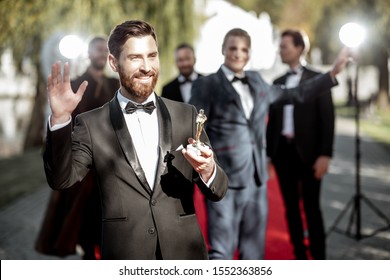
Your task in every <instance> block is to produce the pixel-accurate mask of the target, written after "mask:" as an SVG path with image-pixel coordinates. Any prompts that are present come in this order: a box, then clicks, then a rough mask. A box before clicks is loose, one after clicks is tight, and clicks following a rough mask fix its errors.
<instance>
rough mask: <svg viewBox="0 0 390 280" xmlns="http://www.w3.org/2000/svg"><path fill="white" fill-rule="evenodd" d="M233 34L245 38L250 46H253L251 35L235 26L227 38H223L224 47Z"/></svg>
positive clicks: (227, 34)
mask: <svg viewBox="0 0 390 280" xmlns="http://www.w3.org/2000/svg"><path fill="white" fill-rule="evenodd" d="M233 36H236V37H242V38H245V39H246V41H247V43H248V47H249V48H251V36H249V34H248V32H246V31H245V30H243V29H241V28H233V29H231V30H230V31H229V32H228V33H226V35H225V38H224V39H223V44H222V48H224V47H225V45H226V41H227V39H228V38H229V37H233Z"/></svg>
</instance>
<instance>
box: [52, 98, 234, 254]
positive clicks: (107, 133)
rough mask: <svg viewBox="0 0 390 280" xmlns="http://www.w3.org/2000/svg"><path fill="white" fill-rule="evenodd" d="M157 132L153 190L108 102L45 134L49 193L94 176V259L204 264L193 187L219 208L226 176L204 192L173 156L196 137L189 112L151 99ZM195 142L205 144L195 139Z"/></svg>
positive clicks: (219, 174) (192, 111) (182, 106)
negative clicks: (98, 244)
mask: <svg viewBox="0 0 390 280" xmlns="http://www.w3.org/2000/svg"><path fill="white" fill-rule="evenodd" d="M156 101H157V102H156V103H157V104H156V106H157V109H156V110H157V114H158V121H159V129H160V133H159V134H160V139H159V153H160V157H159V162H158V168H157V175H156V180H155V186H154V190H153V191H151V188H150V186H149V185H148V182H147V180H146V178H145V174H144V171H143V170H142V168H141V166H140V163H139V161H138V158H137V154H136V151H135V148H134V146H133V143H132V139H131V136H130V134H129V131H128V128H127V126H126V123H125V119H124V116H123V113H122V110H121V108H120V106H119V103H118V101H117V98H116V97H115V98H114V99H112V100H111V101H110V102H109V103H107V104H105V105H104V106H103V107H101V108H98V109H96V110H92V111H89V112H87V113H84V114H80V115H79V116H78V117H77V118H76V121H75V127H74V131H73V132H72V129H71V125H68V126H66V127H65V128H62V129H59V130H57V131H53V132H50V131H49V130H48V134H47V141H46V149H45V152H44V165H45V172H46V176H47V180H48V183H49V185H50V187H52V188H53V189H64V188H69V187H71V186H72V185H73V184H74V183H76V182H78V181H81V180H82V178H83V177H84V176H85V174H86V173H87V172H88V170H89V169H94V170H96V173H97V176H98V181H99V189H100V193H101V204H102V217H103V219H102V258H103V259H141V260H142V259H153V258H154V257H155V253H156V248H157V246H159V247H160V249H161V255H162V258H163V259H207V248H206V245H205V242H204V239H203V236H202V233H201V231H200V228H199V225H198V222H197V218H196V215H195V208H194V202H193V196H192V195H193V186H194V182H195V183H196V184H197V185H198V187H199V188H200V190H201V191H202V192H203V194H204V195H205V197H207V198H208V199H211V200H215V201H216V200H220V199H221V198H222V197H223V196H224V194H225V192H226V190H227V176H226V174H225V173H224V171H223V170H222V169H221V168H220V167H219V165H217V167H216V168H217V171H216V177H215V179H214V181H213V183H212V184H211V186H210V188H208V187H207V186H206V185H205V184H204V183H203V182H202V180H201V179H200V178H199V175H198V174H197V173H196V172H194V170H193V168H192V167H191V165H190V164H189V163H188V162H187V161H186V160H185V158H184V157H183V155H182V153H181V151H175V150H176V148H177V147H179V146H180V145H184V146H186V145H187V139H188V137H194V135H195V132H196V124H195V119H196V110H195V108H194V107H193V106H190V105H188V104H184V103H179V102H174V101H171V100H168V99H165V98H161V97H158V96H156ZM202 141H204V142H206V143H207V142H209V141H208V138H207V135H206V134H202Z"/></svg>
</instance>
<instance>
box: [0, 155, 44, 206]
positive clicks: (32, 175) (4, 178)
mask: <svg viewBox="0 0 390 280" xmlns="http://www.w3.org/2000/svg"><path fill="white" fill-rule="evenodd" d="M0 170H1V176H0V208H3V207H4V206H6V205H7V204H9V203H11V202H13V201H14V200H15V199H17V198H18V197H21V196H23V195H25V194H28V193H30V192H32V191H34V190H37V189H38V188H39V187H41V186H42V185H44V184H45V183H46V177H45V174H44V170H43V161H42V156H41V149H40V148H36V149H32V150H29V151H26V152H24V153H23V154H20V155H17V156H12V157H9V158H5V159H0Z"/></svg>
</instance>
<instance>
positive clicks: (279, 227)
mask: <svg viewBox="0 0 390 280" xmlns="http://www.w3.org/2000/svg"><path fill="white" fill-rule="evenodd" d="M194 197H195V207H196V214H197V217H198V220H199V224H200V227H201V229H202V232H203V235H204V237H205V240H206V242H208V240H207V213H206V208H205V202H204V199H203V195H202V193H201V192H200V191H199V189H198V188H195V194H194ZM268 208H269V214H268V226H267V236H266V250H265V259H267V260H292V259H294V256H293V251H292V246H291V244H290V242H289V236H288V233H287V224H286V220H285V217H284V206H283V201H282V197H281V194H280V190H279V185H278V181H277V179H270V180H269V181H268Z"/></svg>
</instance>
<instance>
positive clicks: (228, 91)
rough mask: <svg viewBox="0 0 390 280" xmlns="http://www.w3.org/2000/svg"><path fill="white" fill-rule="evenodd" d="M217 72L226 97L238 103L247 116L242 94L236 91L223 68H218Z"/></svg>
mask: <svg viewBox="0 0 390 280" xmlns="http://www.w3.org/2000/svg"><path fill="white" fill-rule="evenodd" d="M217 74H218V79H219V83H220V84H221V86H222V93H223V97H224V99H226V100H232V101H233V102H234V103H235V104H236V105H237V107H238V108H239V110H240V112H242V114H243V116H244V117H245V118H246V116H245V111H244V107H242V103H241V99H240V95H239V94H238V93H237V92H236V90H235V89H234V87H233V85H232V83H231V82H230V81H229V80H228V79H227V78H226V75H225V74H224V73H223V71H222V69H221V68H220V69H219V70H218V72H217Z"/></svg>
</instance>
